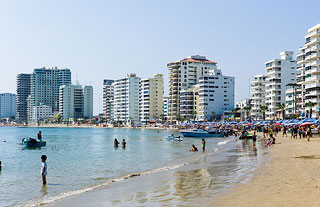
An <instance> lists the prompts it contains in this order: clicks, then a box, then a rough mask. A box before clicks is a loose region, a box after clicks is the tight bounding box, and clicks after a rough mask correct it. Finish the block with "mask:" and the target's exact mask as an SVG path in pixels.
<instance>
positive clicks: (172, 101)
mask: <svg viewBox="0 0 320 207" xmlns="http://www.w3.org/2000/svg"><path fill="white" fill-rule="evenodd" d="M167 67H168V68H169V75H170V81H169V116H168V118H169V121H175V120H176V118H177V117H181V118H186V117H182V116H181V115H180V92H181V91H185V90H188V88H192V87H193V86H194V85H196V84H197V83H199V79H200V78H201V77H204V76H207V75H208V74H209V71H210V70H212V69H216V67H217V66H216V62H213V61H210V60H207V59H206V57H205V56H199V55H194V56H189V57H187V58H185V59H182V60H179V61H175V62H171V63H169V64H167ZM189 115H190V114H188V115H187V116H189ZM191 116H192V114H191Z"/></svg>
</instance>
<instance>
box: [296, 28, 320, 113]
mask: <svg viewBox="0 0 320 207" xmlns="http://www.w3.org/2000/svg"><path fill="white" fill-rule="evenodd" d="M297 63H298V71H299V72H298V81H297V84H298V86H297V94H296V97H297V108H298V113H299V114H301V116H302V117H305V116H309V113H310V107H306V104H307V103H308V102H311V103H314V106H313V107H311V108H312V110H313V111H320V24H318V25H316V26H314V27H312V28H310V29H309V30H308V34H307V35H306V36H305V44H304V46H303V47H301V48H300V49H299V54H298V55H297ZM312 117H313V118H316V117H318V115H317V114H316V113H313V114H312Z"/></svg>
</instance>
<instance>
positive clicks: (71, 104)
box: [59, 85, 93, 119]
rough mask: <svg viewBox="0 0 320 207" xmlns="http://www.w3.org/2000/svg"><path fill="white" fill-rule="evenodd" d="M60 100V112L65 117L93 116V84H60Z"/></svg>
mask: <svg viewBox="0 0 320 207" xmlns="http://www.w3.org/2000/svg"><path fill="white" fill-rule="evenodd" d="M59 101H60V103H59V107H60V108H59V112H60V114H61V116H62V117H63V118H64V119H70V118H72V119H79V118H89V119H90V118H92V115H93V88H92V86H82V85H63V86H60V93H59Z"/></svg>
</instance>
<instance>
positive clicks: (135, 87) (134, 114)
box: [112, 73, 140, 124]
mask: <svg viewBox="0 0 320 207" xmlns="http://www.w3.org/2000/svg"><path fill="white" fill-rule="evenodd" d="M112 87H113V90H114V99H113V104H112V105H113V120H114V121H116V122H121V123H124V124H133V123H134V122H138V121H139V118H140V116H139V97H140V78H139V77H137V76H136V74H135V73H129V74H127V77H126V78H123V79H119V80H115V81H114V82H113V83H112Z"/></svg>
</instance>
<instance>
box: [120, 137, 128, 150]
mask: <svg viewBox="0 0 320 207" xmlns="http://www.w3.org/2000/svg"><path fill="white" fill-rule="evenodd" d="M126 144H127V143H126V140H125V139H123V140H122V143H121V147H122V148H123V149H124V148H126Z"/></svg>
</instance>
